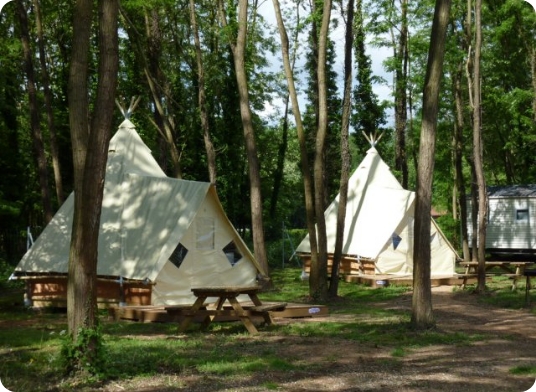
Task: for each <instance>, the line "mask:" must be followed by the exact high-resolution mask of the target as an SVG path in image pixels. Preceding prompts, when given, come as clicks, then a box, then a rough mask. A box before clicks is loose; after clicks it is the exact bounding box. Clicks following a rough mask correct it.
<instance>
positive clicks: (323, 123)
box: [309, 0, 331, 300]
mask: <svg viewBox="0 0 536 392" xmlns="http://www.w3.org/2000/svg"><path fill="white" fill-rule="evenodd" d="M330 18H331V0H324V8H323V10H322V24H321V26H320V33H319V35H318V69H317V74H318V129H317V132H316V145H315V160H314V189H315V215H316V227H317V234H318V238H317V240H318V265H317V267H318V268H317V269H316V271H315V269H314V267H315V266H314V265H311V277H310V278H309V292H310V294H311V297H313V298H315V299H317V300H325V299H326V298H327V296H328V284H327V283H328V282H327V265H328V251H327V248H328V246H327V236H326V220H325V217H324V206H325V203H324V194H325V186H324V168H325V154H324V153H325V149H326V147H325V142H326V137H327V130H328V129H327V128H328V105H327V85H326V62H327V61H326V55H327V47H328V37H329V22H330Z"/></svg>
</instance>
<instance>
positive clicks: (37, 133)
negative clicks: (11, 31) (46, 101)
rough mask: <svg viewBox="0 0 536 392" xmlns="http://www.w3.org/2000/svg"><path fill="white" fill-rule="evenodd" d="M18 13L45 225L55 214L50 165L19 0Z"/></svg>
mask: <svg viewBox="0 0 536 392" xmlns="http://www.w3.org/2000/svg"><path fill="white" fill-rule="evenodd" d="M17 12H18V18H19V24H20V34H21V43H22V51H23V56H24V72H25V74H26V86H27V88H28V103H29V108H30V126H31V128H32V142H33V150H34V154H35V160H36V164H37V177H38V180H39V187H40V190H41V203H42V205H43V213H44V218H45V223H48V222H50V220H51V219H52V217H53V215H54V214H53V212H52V202H51V198H50V191H49V188H48V165H47V159H46V156H45V145H44V143H43V133H42V132H41V121H40V119H39V103H38V100H37V87H36V85H35V73H34V66H33V60H32V51H31V49H30V34H29V30H28V15H27V14H26V8H25V7H24V3H23V0H17Z"/></svg>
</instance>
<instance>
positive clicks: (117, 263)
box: [14, 119, 264, 305]
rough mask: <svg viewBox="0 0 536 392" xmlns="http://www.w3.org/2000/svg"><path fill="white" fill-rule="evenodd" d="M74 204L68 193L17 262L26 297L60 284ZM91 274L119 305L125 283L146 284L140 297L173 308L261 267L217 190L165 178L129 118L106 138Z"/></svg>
mask: <svg viewBox="0 0 536 392" xmlns="http://www.w3.org/2000/svg"><path fill="white" fill-rule="evenodd" d="M73 209H74V197H73V195H72V194H71V195H70V197H69V198H68V199H67V200H66V201H65V203H64V204H63V205H62V206H61V208H60V209H59V211H58V212H57V213H56V215H55V216H54V218H53V219H52V221H51V222H50V223H49V224H48V225H47V226H46V228H45V229H44V231H43V232H42V234H41V235H40V236H39V237H38V238H37V240H36V241H35V243H34V245H33V246H32V247H31V248H30V249H29V250H28V251H27V253H26V254H25V255H24V257H23V258H22V259H21V261H20V262H19V264H18V265H17V267H16V269H15V273H14V276H15V277H17V278H21V279H26V280H27V282H28V285H29V286H30V287H33V289H29V290H28V291H29V293H30V294H31V292H32V290H33V294H34V295H35V296H38V295H39V294H40V295H45V294H44V292H45V291H47V287H49V288H50V287H53V286H54V284H55V285H57V284H58V282H59V285H60V286H61V279H62V278H63V282H64V283H65V279H66V273H67V271H68V260H69V243H70V238H71V226H72V218H73ZM97 274H98V277H99V279H100V280H99V284H101V283H102V285H105V284H108V285H109V284H110V282H113V283H114V287H115V288H113V287H112V288H111V290H112V291H114V293H119V294H120V295H119V301H120V302H127V303H128V302H129V299H128V298H129V297H128V293H126V292H125V290H126V289H125V288H129V287H130V288H131V290H130V291H131V292H132V291H135V290H134V289H132V287H135V288H137V289H138V290H142V289H143V288H144V287H145V291H146V292H147V290H148V291H149V292H150V299H149V300H147V298H145V300H144V301H141V302H143V303H145V304H149V303H147V302H150V304H152V305H176V304H184V303H192V302H193V300H194V298H193V296H192V293H191V291H190V290H191V288H192V287H202V286H238V285H253V284H255V283H256V279H257V276H258V275H264V271H262V269H261V268H260V266H259V265H258V264H257V262H256V261H255V258H254V257H253V255H252V254H251V252H250V251H249V249H248V247H247V246H246V244H245V243H244V242H243V240H242V239H241V238H240V236H239V235H238V233H237V232H236V230H235V229H234V227H233V226H232V224H231V222H230V221H229V219H228V218H227V216H226V214H225V212H224V210H223V208H222V205H221V204H220V201H219V199H218V196H217V194H216V190H215V187H214V186H213V185H211V184H209V183H204V182H196V181H185V180H178V179H173V178H169V177H167V176H166V175H165V174H164V172H163V171H162V169H161V168H160V167H159V166H158V163H157V162H156V160H155V159H154V158H153V157H152V155H151V152H150V150H149V148H148V147H147V146H146V145H145V144H144V143H143V141H142V139H141V138H140V136H139V134H138V133H137V132H136V130H135V128H134V125H133V124H132V123H131V122H130V121H129V120H128V119H127V120H125V121H124V122H123V123H122V124H121V125H120V127H119V130H118V131H117V133H116V134H115V135H114V136H113V138H112V139H111V141H110V148H109V153H108V161H107V168H106V178H105V187H104V195H103V205H102V213H101V226H100V233H99V249H98V265H97ZM58 279H59V280H58ZM35 282H40V285H38V286H36V285H35V284H34V285H33V286H32V283H35ZM47 282H48V286H47ZM36 287H38V288H37V289H36ZM54 287H55V289H54V290H56V294H58V291H59V292H62V290H63V291H64V287H63V288H61V287H60V288H58V287H56V286H54ZM108 291H110V289H109V290H108ZM102 295H105V294H102ZM34 299H35V298H34ZM137 302H140V301H139V300H138V301H137Z"/></svg>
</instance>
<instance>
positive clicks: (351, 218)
mask: <svg viewBox="0 0 536 392" xmlns="http://www.w3.org/2000/svg"><path fill="white" fill-rule="evenodd" d="M367 139H368V140H369V142H370V144H371V148H370V149H369V150H368V151H367V154H366V156H365V158H364V159H363V161H362V162H361V163H360V164H359V166H358V167H357V169H356V170H355V171H354V173H353V174H352V176H351V177H350V179H349V181H348V202H347V207H346V220H345V224H344V241H343V250H342V253H343V259H342V260H341V266H340V272H341V274H343V275H395V276H409V275H411V274H412V271H413V216H414V207H415V193H414V192H410V191H407V190H405V189H403V188H402V186H401V185H400V183H399V182H398V181H397V179H396V178H395V176H394V175H393V174H392V173H391V170H390V169H389V167H388V166H387V164H386V163H385V162H384V161H383V160H382V159H381V157H380V155H379V154H378V151H376V148H375V145H376V143H377V141H378V140H379V139H377V140H375V139H374V138H373V137H371V138H367ZM338 205H339V196H338V195H337V197H336V198H335V200H334V201H333V202H332V203H331V204H330V205H329V207H328V208H327V209H326V211H325V212H324V216H325V219H326V231H327V240H328V254H329V261H328V264H329V268H330V267H331V263H332V259H333V253H334V250H335V235H336V227H337V225H336V223H337V210H338ZM430 242H431V248H432V262H431V275H432V276H453V275H454V266H455V262H456V258H457V255H456V252H455V250H454V249H453V248H452V246H451V245H450V243H449V242H448V240H447V239H446V238H445V236H444V235H443V233H442V232H441V230H440V229H439V227H438V226H437V224H436V223H435V221H434V220H432V226H431V232H430ZM296 252H297V254H298V255H299V256H300V257H301V258H302V260H303V261H304V268H305V272H306V273H308V272H309V268H310V258H311V248H310V244H309V236H306V237H305V238H304V239H303V241H302V242H301V243H300V245H299V246H298V248H297V249H296ZM329 272H330V271H329Z"/></svg>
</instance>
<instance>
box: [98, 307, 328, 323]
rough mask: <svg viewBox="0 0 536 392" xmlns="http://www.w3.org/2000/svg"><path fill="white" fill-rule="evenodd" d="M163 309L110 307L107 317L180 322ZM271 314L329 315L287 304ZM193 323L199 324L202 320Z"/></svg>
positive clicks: (324, 309) (325, 310)
mask: <svg viewBox="0 0 536 392" xmlns="http://www.w3.org/2000/svg"><path fill="white" fill-rule="evenodd" d="M264 304H266V305H269V304H270V302H265V303H264ZM251 305H253V304H251ZM243 306H247V303H244V304H243ZM165 308H166V307H165V306H112V307H110V308H109V309H108V315H109V317H111V318H113V319H115V320H131V321H138V322H143V323H150V322H159V323H169V322H177V323H178V322H180V321H181V320H182V316H181V315H180V312H179V311H178V312H168V311H166V309H165ZM177 309H180V307H177ZM271 314H272V317H274V318H304V317H318V316H326V315H328V314H329V311H328V307H327V306H325V305H309V304H297V303H288V304H287V306H286V308H285V309H284V310H280V311H273V312H271ZM260 319H262V318H260ZM235 320H238V318H229V317H222V316H216V319H215V321H235ZM194 321H199V322H201V321H202V320H194Z"/></svg>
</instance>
